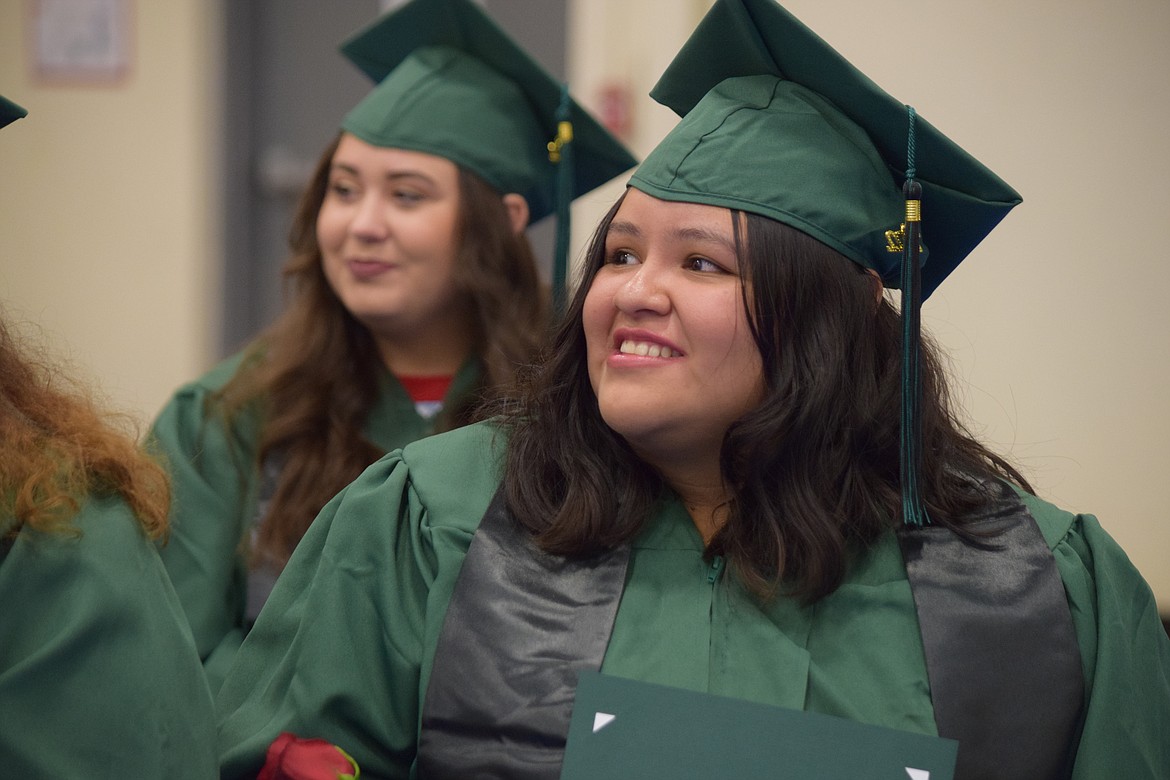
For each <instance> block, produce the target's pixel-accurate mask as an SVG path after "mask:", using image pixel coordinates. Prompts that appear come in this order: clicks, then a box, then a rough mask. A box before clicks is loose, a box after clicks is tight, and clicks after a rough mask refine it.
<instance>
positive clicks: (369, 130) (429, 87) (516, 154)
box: [341, 0, 637, 291]
mask: <svg viewBox="0 0 1170 780" xmlns="http://www.w3.org/2000/svg"><path fill="white" fill-rule="evenodd" d="M341 51H342V53H343V54H344V55H345V56H346V57H348V58H349V59H350V60H351V61H352V62H353V63H354V64H355V65H357V66H358V67H359V68H360V69H361V70H362V71H364V72H365V73H366V74H367V75H368V76H369V77H370V78H372V79H373V80H375V81H376V82H378V85H377V87H375V88H374V90H373V91H372V92H371V93H370V94H369V95H368V96H367V97H366V98H365V99H364V100H362V102H361V103H359V104H358V105H357V106H356V107H355V108H354V109H353V110H352V111H350V113H349V114H348V115H347V116H346V117H345V120H344V121H343V122H342V128H343V129H344V130H346V131H347V132H350V133H352V134H354V135H355V136H357V137H358V138H361V139H362V140H363V141H365V142H367V143H370V144H374V145H375V146H384V147H396V148H401V149H411V150H414V151H421V152H428V153H430V154H435V155H439V156H441V157H445V158H447V159H449V160H452V161H453V162H455V163H458V164H459V165H462V166H464V167H466V168H468V169H469V170H471V171H474V172H475V173H477V174H478V175H479V176H481V177H482V178H483V179H484V180H486V181H487V182H488V183H489V184H491V185H492V186H493V187H495V188H496V189H497V190H499V191H500V192H501V193H508V192H517V193H520V194H521V195H523V196H524V197H525V198H526V199H527V201H528V207H529V211H530V218H531V221H533V222H535V221H536V220H538V219H541V218H542V217H544V216H547V215H548V214H551V213H553V212H554V211H556V212H557V214H558V245H559V246H558V254H559V255H564V254H566V250H567V245H568V232H567V227H568V207H569V202H570V201H571V200H572V199H573V198H575V197H577V196H579V195H582V194H584V193H586V192H589V191H590V190H592V189H594V188H596V187H598V186H600V185H601V184H604V183H605V182H607V181H609V180H610V179H612V178H614V177H615V176H617V175H618V174H620V173H622V172H623V171H626V170H628V169H630V168H632V167H633V166H634V165H636V164H637V160H635V159H634V158H633V157H632V156H631V155H630V153H629V152H628V151H626V149H625V147H623V146H622V144H621V143H620V142H618V141H617V139H615V138H614V137H613V136H612V135H611V134H610V133H609V132H608V131H606V130H605V129H604V128H603V127H601V125H600V124H598V123H597V121H596V120H594V118H593V117H592V116H590V115H589V114H588V113H587V112H586V111H585V110H584V109H583V108H581V106H579V105H578V104H577V103H576V101H574V100H572V98H570V97H569V95H568V92H567V90H566V89H565V88H564V86H563V85H562V84H561V83H560V82H558V81H557V80H556V79H554V78H553V77H552V76H550V75H549V74H548V73H547V72H546V71H545V70H544V69H543V68H542V67H541V66H540V65H539V64H537V63H536V62H535V61H534V60H533V59H532V58H531V57H530V56H529V55H528V54H527V53H525V52H524V51H523V50H522V49H521V48H520V47H519V46H517V45H516V43H515V42H513V41H512V39H511V38H509V37H508V35H507V34H506V33H505V32H504V31H503V30H501V29H500V28H499V27H498V26H497V25H496V24H495V22H493V21H492V20H491V18H489V17H488V16H487V15H486V14H485V13H484V12H483V11H482V10H481V9H480V8H478V7H477V6H476V5H475V4H474V3H472V2H470V0H413V2H410V3H407V4H406V5H404V6H402V7H401V8H399V9H397V10H395V11H393V12H391V13H389V14H387V15H386V16H383V17H382V18H381V19H379V20H378V21H377V22H375V23H374V24H373V25H371V26H370V27H368V28H366V29H365V30H362V31H361V32H359V33H357V34H356V35H354V36H353V37H351V38H350V39H349V40H348V41H346V42H345V43H344V44H343V45H342V47H341ZM550 158H551V159H550ZM564 263H565V259H564V258H563V257H560V258H558V263H557V264H556V266H554V275H556V274H558V273H559V274H561V275H562V276H563V272H564ZM558 281H559V282H563V278H562V279H561V280H557V279H554V286H555V288H556V289H557V290H558V291H559V290H560V289H562V288H563V286H564V285H563V283H557V282H558Z"/></svg>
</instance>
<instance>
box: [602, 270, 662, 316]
mask: <svg viewBox="0 0 1170 780" xmlns="http://www.w3.org/2000/svg"><path fill="white" fill-rule="evenodd" d="M614 305H615V306H617V308H618V310H620V311H623V312H625V313H627V314H634V313H638V312H645V313H653V314H665V313H666V312H668V311H670V296H669V295H668V294H667V290H666V279H665V278H664V275H663V273H662V271H661V270H660V269H657V268H654V267H653V266H650V265H649V264H645V263H644V264H642V265H640V266H638V268H637V269H636V270H634V271H633V272H632V273H631V274H630V275H629V277H628V278H627V279H625V280H624V281H623V282H622V284H621V286H620V287H618V290H617V293H616V294H615V295H614Z"/></svg>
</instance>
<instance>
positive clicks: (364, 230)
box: [349, 195, 390, 241]
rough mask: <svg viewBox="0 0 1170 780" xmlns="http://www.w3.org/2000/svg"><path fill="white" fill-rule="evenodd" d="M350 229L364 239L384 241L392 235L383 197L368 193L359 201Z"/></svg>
mask: <svg viewBox="0 0 1170 780" xmlns="http://www.w3.org/2000/svg"><path fill="white" fill-rule="evenodd" d="M349 229H350V231H351V232H352V233H353V234H354V235H355V236H356V237H358V238H360V239H361V240H363V241H382V240H384V239H385V238H386V237H387V236H389V235H390V223H389V220H387V219H386V209H385V206H384V203H383V202H382V199H381V198H378V197H376V196H374V195H366V196H365V197H363V198H362V199H361V201H359V202H358V204H357V206H356V208H355V211H354V215H353V220H352V221H351V222H350V225H349Z"/></svg>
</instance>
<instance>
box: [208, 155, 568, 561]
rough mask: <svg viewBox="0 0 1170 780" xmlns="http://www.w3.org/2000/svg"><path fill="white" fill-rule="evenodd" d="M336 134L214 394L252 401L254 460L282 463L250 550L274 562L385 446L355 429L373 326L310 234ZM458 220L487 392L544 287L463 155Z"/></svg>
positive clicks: (440, 424)
mask: <svg viewBox="0 0 1170 780" xmlns="http://www.w3.org/2000/svg"><path fill="white" fill-rule="evenodd" d="M339 141H340V136H338V138H337V139H335V140H334V142H333V143H332V144H331V145H330V146H329V147H328V148H327V149H326V150H325V153H324V154H323V155H322V157H321V159H320V161H319V162H318V164H317V167H316V170H315V171H314V173H313V176H312V178H311V180H310V182H309V185H308V187H307V188H306V190H305V192H304V193H303V195H302V197H301V200H300V203H299V205H298V207H297V211H296V216H295V218H294V221H293V226H292V230H291V232H290V236H289V244H290V248H291V256H290V259H289V262H288V264H287V265H286V266H285V269H284V279H285V283H286V289H287V290H288V292H289V301H288V305H287V306H286V308H285V310H284V312H283V313H282V314H281V316H280V317H279V318H278V319H277V321H276V322H275V323H274V324H273V325H272V326H271V327H270V328H269V329H268V330H267V331H265V332H264V333H263V334H262V335H261V337H260V338H259V339H257V341H256V342H255V343H254V345H253V347H252V349H251V352H250V354H249V355H248V356H247V357H246V359H245V361H244V363H243V364H242V365H241V368H240V370H239V371H238V372H237V373H236V375H235V376H234V377H233V378H232V380H231V381H230V382H229V383H228V384H227V385H226V386H225V387H224V389H223V390H222V392H221V393H220V394H218V396H217V397H215V398H213V399H212V402H213V403H219V404H222V405H223V407H222V408H223V411H224V413H225V414H226V415H227V416H228V419H229V420H231V419H232V418H234V417H236V415H238V414H240V413H241V412H242V411H244V410H245V409H246V408H249V409H250V410H251V411H253V412H258V413H259V414H260V415H261V417H262V420H263V422H262V430H261V435H260V442H259V448H258V458H259V462H260V463H263V462H264V461H265V459H266V458H270V457H275V458H278V459H279V462H280V464H281V466H280V476H279V480H278V482H277V484H276V488H275V491H274V493H273V494H272V497H271V500H270V501H269V503H268V506H267V509H266V511H265V514H264V516H263V517H262V518H261V520H260V526H259V530H258V534H257V537H256V541H255V547H254V549H253V556H254V560H255V559H256V558H258V557H263V558H264V559H266V560H271V561H274V562H276V563H278V564H283V562H284V561H286V560H287V559H288V556H289V555H290V554H291V553H292V550H293V548H294V547H295V546H296V544H297V542H299V541H300V539H301V537H302V536H303V535H304V533H305V530H306V529H308V527H309V524H310V523H311V522H312V520H313V518H314V517H316V515H317V513H318V512H319V511H320V510H321V508H322V507H323V506H324V505H325V504H326V502H328V501H329V499H331V498H332V497H333V496H334V495H336V494H337V493H338V492H339V491H340V490H341V489H342V488H343V487H345V486H346V485H348V484H349V483H350V482H352V481H353V480H354V479H355V478H356V477H357V476H358V475H359V474H360V473H361V472H362V470H363V469H364V468H365V467H366V466H368V465H369V464H370V463H372V462H373V461H374V460H376V459H377V458H378V457H379V456H381V455H382V454H384V453H383V452H382V451H381V450H379V449H378V447H376V446H375V445H374V444H373V443H372V442H370V441H369V440H368V439H366V437H365V436H364V434H363V432H362V429H363V426H364V425H365V422H366V417H367V416H368V414H369V412H370V409H371V408H372V407H373V406H374V404H375V403H376V402H377V399H378V381H379V377H380V376H381V375H382V373H383V372H384V370H385V369H384V367H383V365H382V361H381V358H380V357H379V353H378V350H377V347H376V345H375V343H374V338H373V336H372V335H371V333H370V332H369V330H367V329H366V327H365V326H364V325H362V324H361V323H360V322H358V320H357V319H356V318H354V316H353V315H352V314H350V313H349V311H348V310H347V309H346V308H345V306H344V305H343V304H342V302H341V300H340V299H339V298H338V297H337V295H336V293H334V291H333V289H332V287H330V285H329V283H328V281H327V280H326V278H325V273H324V270H323V268H322V262H321V249H320V246H319V245H318V243H317V231H316V224H317V214H318V212H319V211H320V209H321V204H322V202H323V201H324V199H325V194H326V190H327V187H328V184H329V169H330V164H331V162H332V159H333V153H334V152H335V151H336V149H337V145H338V142H339ZM458 230H459V246H460V249H459V258H458V262H457V263H456V268H457V271H456V284H457V285H459V287H460V288H461V290H462V291H463V292H464V293H465V294H466V297H467V298H468V300H469V303H470V305H471V307H472V309H473V312H474V318H475V322H476V324H477V328H476V331H477V342H476V344H475V346H474V349H475V354H476V356H477V357H478V359H479V361H480V364H481V369H482V376H481V382H480V387H479V388H478V395H480V396H485V397H486V396H487V395H489V394H491V393H492V392H494V389H495V388H497V387H500V386H502V385H505V384H507V383H510V382H511V381H512V379H513V375H514V372H515V370H516V366H517V365H519V364H522V363H525V362H528V361H530V360H532V358H533V357H534V355H535V354H536V351H537V349H538V348H539V345H540V343H541V340H542V338H543V337H544V336H545V335H546V328H547V324H546V323H547V308H546V307H547V304H546V299H547V292H546V291H545V290H543V289H542V285H541V282H540V278H539V274H538V272H537V270H536V262H535V259H534V257H533V254H532V249H531V247H530V245H529V243H528V239H527V238H526V237H525V236H523V235H517V234H515V233H514V232H513V231H512V229H511V223H510V221H509V219H508V215H507V210H506V208H505V206H504V204H503V201H502V198H501V196H500V193H498V192H496V191H495V190H494V189H492V187H491V186H490V185H488V184H487V183H486V182H484V181H483V180H482V179H481V178H480V177H478V176H476V175H475V174H473V173H470V172H469V171H467V170H465V169H463V168H462V167H460V168H459V227H458ZM474 406H475V398H469V399H466V400H465V401H464V402H463V403H462V405H461V406H459V407H457V408H450V409H446V408H445V409H444V410H443V411H442V412H441V413H440V415H439V417H438V419H437V421H436V429H437V430H446V429H450V428H454V427H458V426H460V425H464V424H466V423H467V422H468V421H470V419H471V418H472V416H473V413H474ZM252 465H254V466H255V465H259V464H252Z"/></svg>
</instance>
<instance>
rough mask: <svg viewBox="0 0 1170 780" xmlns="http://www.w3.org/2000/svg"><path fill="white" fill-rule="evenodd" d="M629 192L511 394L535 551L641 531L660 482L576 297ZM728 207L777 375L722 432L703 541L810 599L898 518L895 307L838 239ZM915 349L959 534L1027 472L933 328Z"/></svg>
mask: <svg viewBox="0 0 1170 780" xmlns="http://www.w3.org/2000/svg"><path fill="white" fill-rule="evenodd" d="M620 204H621V200H620V199H619V201H618V203H617V204H615V206H614V208H613V209H612V210H611V211H610V212H609V214H608V215H607V216H606V217H605V219H604V220H603V221H602V222H601V225H600V226H599V228H598V230H597V233H596V234H595V236H594V238H593V242H592V245H591V246H590V249H589V253H588V258H587V264H586V268H585V272H584V279H583V280H582V282H581V284H580V286H579V287H578V289H577V292H576V294H575V296H574V298H573V301H572V303H571V304H570V306H569V308H568V312H567V313H566V315H565V317H564V319H563V320H562V322H561V323H560V325H559V327H558V329H557V331H556V333H555V334H554V336H553V341H552V345H551V347H550V349H549V353H548V359H547V361H545V362H544V363H543V365H542V366H541V367H540V368H539V369H537V370H534V371H532V372H530V373H529V374H528V375H527V376H526V378H525V381H524V384H523V390H522V392H521V394H520V396H519V399H518V400H517V401H516V402H514V403H513V404H511V406H510V407H508V406H504V407H501V408H503V409H504V410H505V418H504V419H505V422H506V425H507V426H508V428H509V429H510V436H509V444H508V455H507V470H506V473H505V477H504V486H505V489H506V495H507V500H508V504H509V507H510V508H511V510H512V511H513V513H514V514H515V515H516V517H517V518H518V520H519V521H520V522H521V523H522V524H523V525H525V526H526V527H527V528H528V529H529V530H530V531H531V532H532V533H533V534H534V536H535V539H536V541H537V543H538V544H539V545H540V546H541V547H542V548H543V549H545V550H546V551H549V552H552V553H556V554H560V555H566V556H574V557H577V556H588V555H591V554H594V553H596V552H599V551H601V550H604V549H608V548H612V547H614V546H616V545H620V544H623V543H625V542H628V541H629V540H631V539H632V538H633V537H634V536H636V535H637V534H638V532H639V531H640V530H641V529H642V527H643V526H644V525H645V523H646V522H647V521H648V520H649V518H650V517H651V514H652V511H653V506H654V504H655V502H656V501H657V500H658V499H659V497H660V496H661V494H662V491H663V488H664V485H663V483H662V480H661V477H660V476H659V475H658V474H657V473H656V472H655V471H654V470H653V469H652V468H650V467H649V466H648V465H646V464H645V463H643V462H642V461H641V460H640V459H638V458H637V456H635V455H634V453H633V451H632V450H631V449H630V447H629V446H628V445H627V444H626V442H625V441H624V440H623V439H622V438H621V437H620V436H618V435H617V434H616V433H614V432H613V431H612V430H610V429H609V428H608V427H607V426H606V425H605V423H604V422H603V421H602V419H601V415H600V412H599V410H598V406H597V399H596V397H595V396H594V394H593V392H592V389H591V385H590V383H589V376H588V371H587V366H586V362H585V355H586V349H585V336H584V331H583V329H582V326H581V322H582V308H583V305H584V300H585V295H586V294H587V293H588V290H589V285H590V283H591V281H592V279H593V276H594V275H595V274H596V273H597V270H598V269H599V268H600V267H601V266H602V264H603V263H604V262H605V236H606V232H607V231H608V229H609V224H610V222H611V221H612V220H613V216H614V214H615V213H616V212H617V208H618V206H620ZM732 214H733V217H734V224H735V225H736V231H735V237H736V244H737V250H738V253H739V255H740V258H741V260H743V262H741V264H740V269H741V270H740V273H741V277H742V279H743V283H744V298H745V305H746V309H747V311H748V312H750V315H749V318H748V319H749V324H750V327H751V329H752V335H753V337H754V339H755V341H756V345H757V347H758V348H759V350H760V354H761V356H762V358H763V371H764V378H765V382H766V386H767V390H766V393H765V398H764V400H763V402H762V403H761V404H760V405H759V406H758V407H757V408H756V409H753V410H752V411H751V412H749V413H747V414H745V415H744V416H743V417H741V418H740V419H739V420H737V421H736V422H735V423H733V424H732V425H731V426H730V428H729V429H728V431H727V433H726V435H725V437H724V441H723V445H722V450H721V460H720V463H721V471H722V474H723V480H724V483H725V484H726V486H727V488H728V490H729V492H730V494H731V496H732V499H731V502H730V506H729V515H730V517H729V520H728V522H727V523H726V524H725V525H724V526H723V528H722V529H721V530H720V531H719V533H718V534H717V535H716V536H715V538H714V539H712V541H711V543H710V545H709V547H708V554H710V555H714V554H721V555H724V556H725V557H726V558H727V560H728V562H729V563H730V564H731V565H732V566H733V567H734V569H735V571H736V572H737V574H738V575H739V577H740V578H741V580H742V581H743V582H744V584H745V585H746V586H747V587H748V588H749V589H750V590H751V591H753V592H754V593H756V594H757V595H759V596H761V597H763V598H769V597H772V596H774V595H775V594H776V593H777V592H779V590H780V589H783V590H784V591H785V592H788V593H790V594H792V595H795V596H799V597H803V598H806V599H808V600H810V601H813V600H816V599H819V598H821V597H823V596H825V595H828V594H829V593H831V592H832V591H833V590H835V589H836V588H837V586H838V585H840V583H841V582H842V580H843V578H844V576H845V572H846V568H847V565H848V560H849V557H850V555H851V554H853V553H855V552H857V551H858V550H860V549H863V548H864V546H866V545H868V544H870V543H872V542H873V541H874V540H875V539H876V538H877V537H878V536H879V535H880V534H881V533H882V532H884V531H886V530H887V529H890V528H894V527H896V526H897V524H898V523H900V522H901V518H900V513H901V500H900V486H899V474H898V463H899V460H898V451H899V441H900V431H899V408H900V395H899V393H900V381H901V379H900V364H901V327H900V319H899V316H898V313H897V312H896V311H895V309H894V307H893V306H892V305H891V304H890V303H889V302H888V301H886V300H885V299H884V298H875V288H874V285H873V279H872V277H870V276H869V275H868V274H867V273H865V271H864V270H863V269H861V268H860V267H859V266H857V265H856V264H854V263H853V262H851V261H849V260H848V259H846V258H845V257H843V256H841V255H840V254H838V253H837V252H835V251H834V250H832V249H830V248H829V247H827V246H825V245H824V244H821V243H820V242H818V241H816V240H814V239H812V238H810V237H809V236H807V235H805V234H804V233H801V232H800V231H798V230H795V229H793V228H790V227H788V226H786V225H783V224H781V223H779V222H776V221H773V220H770V219H767V218H765V217H760V216H757V215H754V214H747V213H741V212H732ZM922 350H923V357H922V385H923V401H922V430H923V442H924V449H923V451H924V453H926V455H925V457H924V464H923V473H922V475H921V477H920V479H921V484H922V494H923V498H924V500H925V505H926V508H927V511H928V512H929V514H930V516H931V518H932V519H933V521H934V522H935V523H936V524H939V525H944V526H947V527H950V528H954V529H956V530H959V531H960V532H963V529H962V525H963V519H964V517H965V516H966V515H968V514H969V513H970V512H971V511H972V510H973V509H975V508H977V507H979V506H981V505H983V504H984V503H986V502H987V500H988V496H987V494H986V493H985V490H984V488H983V486H982V480H987V479H994V478H997V477H1003V478H1007V479H1009V480H1012V481H1014V482H1016V483H1017V484H1020V485H1021V486H1023V487H1025V488H1028V485H1027V482H1026V481H1025V480H1024V478H1023V477H1022V476H1021V475H1020V474H1019V472H1018V471H1017V470H1016V469H1015V468H1013V467H1012V466H1011V465H1010V464H1009V463H1007V462H1006V461H1005V460H1004V459H1003V458H1002V457H1000V456H998V455H996V454H995V453H992V452H991V451H989V450H988V449H987V448H985V447H984V446H983V445H982V444H980V443H979V442H977V441H976V440H975V439H974V437H973V436H971V435H970V434H969V433H968V432H967V431H966V430H965V429H964V428H963V425H962V424H961V423H960V422H959V420H958V418H957V417H956V415H955V414H954V412H953V411H952V408H951V405H950V402H949V399H948V395H947V388H946V382H945V377H944V375H943V371H942V368H941V365H940V358H939V354H938V351H937V349H936V348H935V347H934V346H933V344H932V343H931V342H930V340H929V339H928V338H927V339H924V342H923V348H922ZM666 400H667V399H664V401H666Z"/></svg>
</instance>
